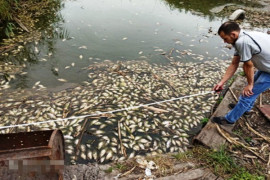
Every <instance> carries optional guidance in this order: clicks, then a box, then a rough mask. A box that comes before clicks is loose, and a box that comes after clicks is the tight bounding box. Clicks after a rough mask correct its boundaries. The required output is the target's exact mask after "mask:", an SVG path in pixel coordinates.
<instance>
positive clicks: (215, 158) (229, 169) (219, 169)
mask: <svg viewBox="0 0 270 180" xmlns="http://www.w3.org/2000/svg"><path fill="white" fill-rule="evenodd" d="M208 157H209V159H208V161H209V163H210V164H212V167H214V169H215V172H216V173H218V174H227V173H233V172H234V171H235V169H236V168H237V166H236V164H235V162H234V161H233V159H232V158H231V156H230V155H229V154H228V153H227V152H226V151H225V147H224V146H223V147H221V149H220V150H219V151H216V152H215V151H214V152H210V153H209V154H208Z"/></svg>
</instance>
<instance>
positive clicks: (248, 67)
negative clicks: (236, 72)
mask: <svg viewBox="0 0 270 180" xmlns="http://www.w3.org/2000/svg"><path fill="white" fill-rule="evenodd" d="M243 69H244V72H245V74H246V77H247V82H248V85H247V86H246V87H245V88H244V89H243V92H242V94H243V96H251V95H253V92H252V89H253V83H254V66H253V63H252V61H246V62H244V65H243Z"/></svg>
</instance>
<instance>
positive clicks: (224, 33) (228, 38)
mask: <svg viewBox="0 0 270 180" xmlns="http://www.w3.org/2000/svg"><path fill="white" fill-rule="evenodd" d="M239 33H240V27H239V25H238V24H237V23H235V22H233V21H228V22H225V23H223V24H222V25H221V26H220V27H219V29H218V34H219V36H220V37H221V38H222V39H223V40H224V42H226V43H228V44H234V43H235V41H236V40H237V39H238V36H239Z"/></svg>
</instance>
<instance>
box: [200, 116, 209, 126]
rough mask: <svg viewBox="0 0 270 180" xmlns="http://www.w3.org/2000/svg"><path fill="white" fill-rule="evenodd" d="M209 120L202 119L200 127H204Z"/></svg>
mask: <svg viewBox="0 0 270 180" xmlns="http://www.w3.org/2000/svg"><path fill="white" fill-rule="evenodd" d="M208 121H209V119H208V118H203V119H201V124H202V126H205V125H206V124H207V123H208Z"/></svg>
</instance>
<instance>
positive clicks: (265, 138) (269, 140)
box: [246, 122, 270, 143]
mask: <svg viewBox="0 0 270 180" xmlns="http://www.w3.org/2000/svg"><path fill="white" fill-rule="evenodd" d="M246 126H247V127H248V129H249V130H251V131H252V132H253V133H254V134H256V135H257V136H259V137H261V138H263V139H264V140H265V141H267V142H269V143H270V138H269V137H266V136H263V135H261V134H260V133H258V132H257V131H255V130H254V129H253V128H252V127H250V125H249V124H248V123H247V122H246Z"/></svg>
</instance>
